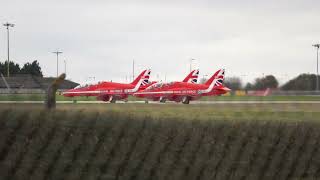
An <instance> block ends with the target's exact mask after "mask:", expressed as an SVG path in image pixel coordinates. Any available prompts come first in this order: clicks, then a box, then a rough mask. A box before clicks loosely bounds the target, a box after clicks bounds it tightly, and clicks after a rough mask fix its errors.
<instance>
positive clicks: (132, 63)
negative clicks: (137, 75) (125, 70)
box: [132, 59, 134, 81]
mask: <svg viewBox="0 0 320 180" xmlns="http://www.w3.org/2000/svg"><path fill="white" fill-rule="evenodd" d="M132 81H134V59H133V60H132Z"/></svg>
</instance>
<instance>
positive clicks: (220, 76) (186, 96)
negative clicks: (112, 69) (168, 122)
mask: <svg viewBox="0 0 320 180" xmlns="http://www.w3.org/2000/svg"><path fill="white" fill-rule="evenodd" d="M223 80H224V69H220V70H218V71H217V72H216V73H214V75H213V76H212V77H211V78H210V79H208V81H207V82H206V83H205V84H195V83H188V82H170V83H156V84H153V85H151V86H149V87H148V88H146V89H145V90H143V91H139V92H136V93H134V94H133V95H134V96H136V97H141V98H147V99H151V100H154V101H160V102H165V101H166V100H170V101H175V102H182V103H183V104H189V102H190V101H191V100H196V99H199V98H200V97H202V96H217V95H222V94H225V93H227V92H228V91H230V89H229V88H227V87H225V86H223V84H222V83H223Z"/></svg>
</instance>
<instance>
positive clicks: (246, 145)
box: [0, 104, 320, 180]
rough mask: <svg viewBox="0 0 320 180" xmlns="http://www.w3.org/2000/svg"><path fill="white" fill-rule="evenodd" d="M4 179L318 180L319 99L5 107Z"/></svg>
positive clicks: (0, 156)
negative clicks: (308, 101) (303, 101)
mask: <svg viewBox="0 0 320 180" xmlns="http://www.w3.org/2000/svg"><path fill="white" fill-rule="evenodd" d="M0 117H1V118H0V129H1V130H0V177H1V179H30V180H31V179H34V180H38V179H80V180H81V179H108V180H111V179H112V180H113V179H119V180H120V179H121V180H135V179H136V180H138V179H139V180H141V179H142V180H143V179H146V180H148V179H161V180H167V179H174V180H176V179H181V180H182V179H190V180H197V179H199V180H200V179H201V180H202V179H205V180H206V179H208V180H211V179H219V180H220V179H222V180H224V179H237V180H238V179H240V180H242V179H243V180H244V179H262V180H263V179H266V180H267V179H317V178H319V177H320V167H319V162H320V146H319V145H320V144H319V143H320V122H319V120H320V105H318V104H312V105H310V104H247V105H246V104H232V105H227V106H226V105H223V104H217V105H188V106H185V105H180V104H179V105H177V104H58V105H57V110H54V111H46V110H44V109H43V105H42V104H0Z"/></svg>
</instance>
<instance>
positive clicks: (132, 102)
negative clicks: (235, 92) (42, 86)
mask: <svg viewBox="0 0 320 180" xmlns="http://www.w3.org/2000/svg"><path fill="white" fill-rule="evenodd" d="M42 103H44V101H0V104H42ZM73 103H75V104H108V103H109V102H103V101H77V102H73V101H57V104H73ZM116 103H117V104H123V103H128V104H145V103H146V102H145V101H128V102H124V101H117V102H116ZM148 103H150V104H181V103H176V102H173V101H167V102H166V103H161V102H157V101H149V102H148ZM190 104H320V101H191V102H190Z"/></svg>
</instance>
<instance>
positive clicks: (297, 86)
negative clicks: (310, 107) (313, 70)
mask: <svg viewBox="0 0 320 180" xmlns="http://www.w3.org/2000/svg"><path fill="white" fill-rule="evenodd" d="M318 80H319V82H318V83H319V84H320V76H319V77H318ZM316 81H317V75H315V74H300V75H299V76H298V77H296V78H294V79H292V80H290V81H288V82H287V83H285V84H284V85H283V86H282V87H281V89H282V90H296V91H313V90H315V89H316Z"/></svg>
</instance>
